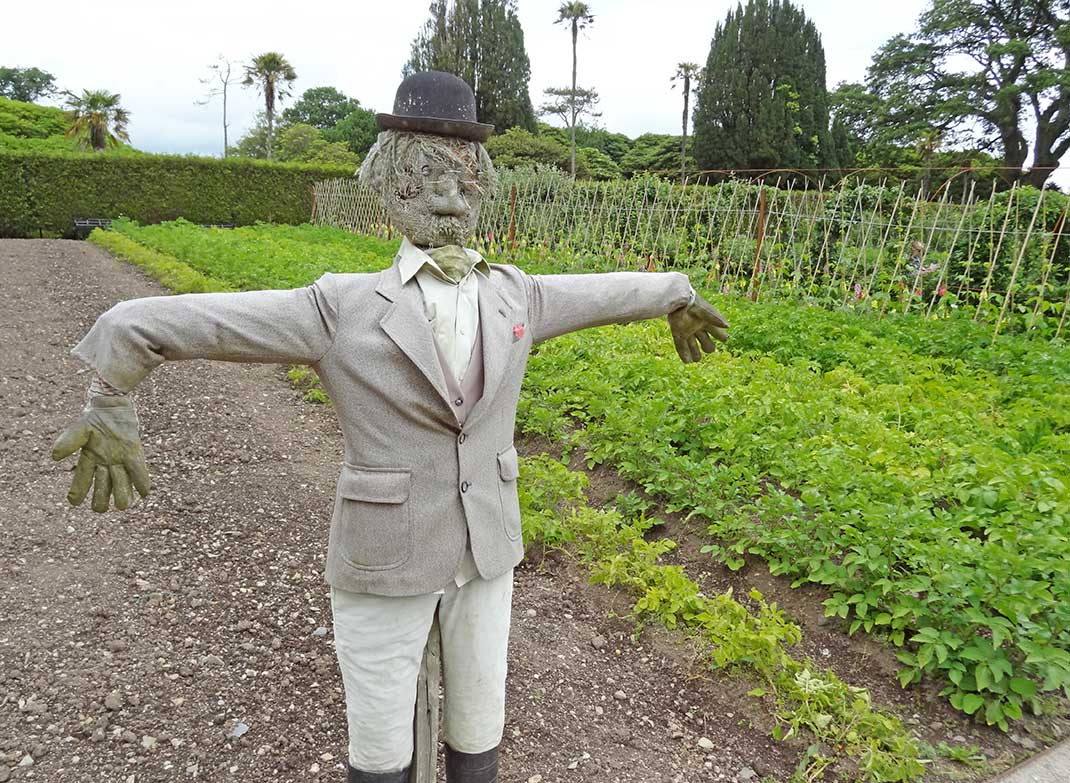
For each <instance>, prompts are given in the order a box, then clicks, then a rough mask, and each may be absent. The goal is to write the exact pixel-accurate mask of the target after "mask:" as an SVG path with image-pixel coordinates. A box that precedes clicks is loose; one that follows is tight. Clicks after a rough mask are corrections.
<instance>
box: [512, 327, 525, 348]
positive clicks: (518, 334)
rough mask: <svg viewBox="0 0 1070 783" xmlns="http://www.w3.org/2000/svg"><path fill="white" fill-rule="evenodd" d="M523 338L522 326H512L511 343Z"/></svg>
mask: <svg viewBox="0 0 1070 783" xmlns="http://www.w3.org/2000/svg"><path fill="white" fill-rule="evenodd" d="M523 336H524V324H513V342H514V343H515V342H516V341H517V340H520V339H521V338H522V337H523Z"/></svg>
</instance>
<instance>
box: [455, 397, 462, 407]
mask: <svg viewBox="0 0 1070 783" xmlns="http://www.w3.org/2000/svg"><path fill="white" fill-rule="evenodd" d="M453 404H454V405H456V406H457V407H458V408H459V407H461V406H462V405H464V399H463V398H461V397H458V398H457V399H456V400H454V401H453Z"/></svg>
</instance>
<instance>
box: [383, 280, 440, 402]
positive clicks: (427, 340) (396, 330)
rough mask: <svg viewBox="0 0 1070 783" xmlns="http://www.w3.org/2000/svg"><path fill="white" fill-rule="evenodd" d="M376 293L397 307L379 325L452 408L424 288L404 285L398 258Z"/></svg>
mask: <svg viewBox="0 0 1070 783" xmlns="http://www.w3.org/2000/svg"><path fill="white" fill-rule="evenodd" d="M375 290H376V292H377V293H378V294H380V295H381V296H383V297H385V298H386V299H388V300H390V301H391V302H393V307H391V308H390V309H389V310H388V311H387V313H386V315H384V316H383V317H382V319H380V321H379V326H381V327H382V329H383V331H384V332H386V334H387V336H389V337H390V339H391V340H393V341H394V343H395V344H396V345H397V347H398V348H400V349H401V352H402V353H404V354H405V355H406V356H407V357H408V358H409V360H410V361H411V362H412V363H413V364H415V365H416V367H417V369H419V370H420V372H421V373H423V375H424V377H425V378H427V381H428V383H430V384H431V386H432V387H433V388H434V389H435V391H436V392H438V396H439V397H441V398H442V401H443V402H444V403H445V404H446V405H447V407H448V406H449V404H450V400H449V392H448V391H447V389H446V379H445V377H444V376H443V375H442V367H441V366H440V365H439V361H438V356H437V355H436V354H435V343H434V339H435V338H434V335H433V334H432V333H431V325H430V323H428V321H427V316H426V315H424V310H423V307H422V305H421V302H422V301H423V297H422V296H421V294H420V287H419V286H418V285H416V283H413V284H412V285H409V286H402V285H401V273H400V272H399V271H398V265H397V259H394V265H393V266H391V267H390V268H389V269H384V270H383V271H382V272H381V273H380V275H379V285H378V286H377V287H376V289H375Z"/></svg>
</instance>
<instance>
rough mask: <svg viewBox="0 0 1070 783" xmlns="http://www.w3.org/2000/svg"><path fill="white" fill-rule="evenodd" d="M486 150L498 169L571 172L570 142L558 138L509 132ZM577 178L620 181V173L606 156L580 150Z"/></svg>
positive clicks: (516, 130) (517, 130)
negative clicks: (537, 168)
mask: <svg viewBox="0 0 1070 783" xmlns="http://www.w3.org/2000/svg"><path fill="white" fill-rule="evenodd" d="M557 130H559V129H557ZM486 147H487V153H488V154H489V155H490V157H491V160H493V161H494V165H495V167H497V168H521V167H533V166H539V165H544V166H553V167H554V168H557V169H560V170H561V171H568V170H569V153H568V142H567V141H566V142H561V141H560V140H559V139H558V137H557V136H556V134H544V133H539V134H538V135H536V134H534V133H529V132H528V131H526V130H522V129H521V128H510V129H509V130H507V131H506V132H505V133H501V134H497V135H494V136H491V137H490V138H489V139H487V142H486ZM576 176H577V177H579V178H580V179H593V180H609V179H620V169H619V168H618V167H617V164H616V163H614V162H613V159H612V158H610V157H609V156H608V155H606V154H605V153H603V152H600V151H599V150H596V149H592V148H589V147H580V148H579V149H577V151H576Z"/></svg>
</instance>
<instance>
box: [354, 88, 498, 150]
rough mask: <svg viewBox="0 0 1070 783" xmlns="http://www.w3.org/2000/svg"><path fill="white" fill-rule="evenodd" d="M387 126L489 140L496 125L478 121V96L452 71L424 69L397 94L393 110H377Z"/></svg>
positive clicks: (380, 121) (380, 119)
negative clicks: (383, 112) (391, 111)
mask: <svg viewBox="0 0 1070 783" xmlns="http://www.w3.org/2000/svg"><path fill="white" fill-rule="evenodd" d="M375 119H376V121H377V122H378V123H379V127H380V128H382V129H383V130H387V129H393V130H404V131H415V132H417V133H435V134H438V135H439V136H456V137H457V138H460V139H468V140H469V141H486V140H487V137H488V136H490V134H491V131H493V130H494V126H493V125H487V124H486V123H482V122H476V96H475V95H474V94H473V93H472V88H471V87H469V86H468V84H467V83H466V82H465V81H464V80H463V79H459V78H457V77H456V76H454V75H453V74H452V73H445V72H444V71H422V72H421V73H414V74H413V75H412V76H409V77H408V78H407V79H405V81H403V82H402V83H401V86H400V87H398V92H397V95H395V96H394V113H393V114H376V115H375Z"/></svg>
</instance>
